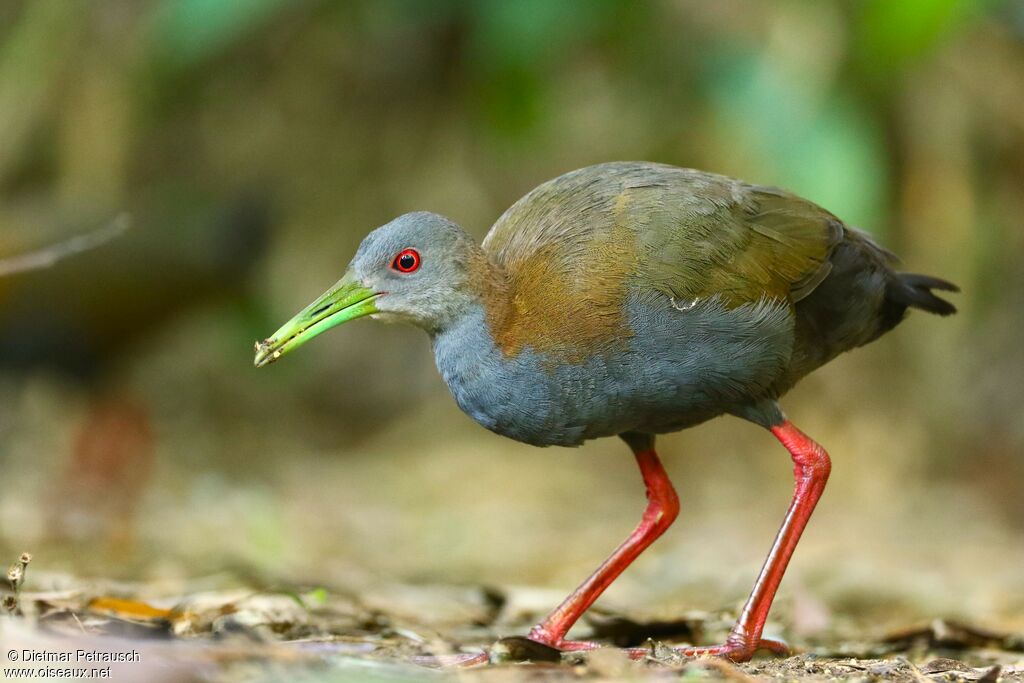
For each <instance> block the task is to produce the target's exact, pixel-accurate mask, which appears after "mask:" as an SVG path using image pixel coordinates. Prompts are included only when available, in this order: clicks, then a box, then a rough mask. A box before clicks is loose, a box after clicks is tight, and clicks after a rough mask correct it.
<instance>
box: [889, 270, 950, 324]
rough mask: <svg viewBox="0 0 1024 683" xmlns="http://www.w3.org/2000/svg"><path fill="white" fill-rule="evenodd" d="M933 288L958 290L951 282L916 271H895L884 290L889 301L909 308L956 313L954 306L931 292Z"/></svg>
mask: <svg viewBox="0 0 1024 683" xmlns="http://www.w3.org/2000/svg"><path fill="white" fill-rule="evenodd" d="M933 289H938V290H941V291H944V292H959V291H960V288H959V287H957V286H956V285H954V284H953V283H952V282H947V281H946V280H940V279H939V278H937V277H930V276H928V275H917V274H916V273H896V274H895V277H894V278H893V279H892V280H890V282H889V288H888V291H887V292H886V294H887V297H888V299H889V300H890V301H893V302H895V303H897V304H901V305H903V306H907V307H910V308H919V309H921V310H922V311H928V312H929V313H937V314H938V315H952V314H953V313H956V306H954V305H953V304H951V303H949V302H948V301H946V300H945V299H942V298H939V297H937V296H935V294H933V293H932V290H933Z"/></svg>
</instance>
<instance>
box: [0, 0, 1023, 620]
mask: <svg viewBox="0 0 1024 683" xmlns="http://www.w3.org/2000/svg"><path fill="white" fill-rule="evenodd" d="M619 159H646V160H652V161H660V162H666V163H670V164H676V165H681V166H692V167H698V168H703V169H707V170H712V171H716V172H720V173H725V174H729V175H735V176H739V177H742V178H745V179H747V180H751V181H756V182H760V183H767V184H775V185H780V186H783V187H786V188H789V189H791V190H794V191H796V192H797V193H799V194H802V195H805V196H807V197H808V198H810V199H812V200H815V201H817V202H819V203H821V204H822V205H824V206H825V207H827V208H829V209H830V210H832V211H833V212H835V213H836V214H838V215H839V216H840V217H842V218H843V219H844V220H846V221H848V222H850V223H851V224H854V225H857V226H860V227H862V228H864V229H866V230H868V231H870V232H871V233H873V234H874V235H875V236H877V238H878V239H879V240H880V241H882V242H883V243H884V244H885V245H886V246H888V247H889V248H891V249H893V250H894V251H896V252H898V253H899V254H900V255H901V256H902V257H903V259H904V262H905V264H906V267H907V269H909V270H914V271H917V272H924V273H930V274H934V275H938V276H941V277H944V278H948V279H950V280H952V281H954V282H957V283H958V284H960V285H961V286H962V288H963V294H962V295H959V296H958V297H956V303H957V305H958V306H959V307H960V309H961V313H960V314H959V315H957V316H955V317H954V318H952V319H948V320H940V319H938V318H933V317H930V316H926V315H923V314H914V315H912V316H910V319H909V320H908V321H907V322H906V323H905V324H904V325H902V326H901V327H900V328H899V329H898V330H897V331H895V332H894V333H892V334H891V335H890V336H887V337H886V338H885V339H884V340H882V341H880V342H879V343H877V344H875V345H872V346H870V347H868V348H866V349H862V350H859V351H857V352H856V353H854V354H851V355H848V356H844V357H842V358H840V359H838V360H837V361H836V362H834V363H832V364H831V365H829V366H828V367H826V368H824V369H822V370H821V371H819V372H818V373H816V374H815V375H814V376H812V377H810V378H808V379H807V380H805V381H804V382H803V383H802V384H801V385H800V386H799V387H798V388H797V389H796V390H794V391H793V392H792V393H791V394H790V395H789V396H788V397H787V398H786V399H785V400H784V403H783V405H784V406H785V408H786V409H787V411H788V413H789V415H790V416H791V417H792V418H793V420H794V421H795V422H797V423H798V424H800V425H801V426H802V428H803V429H804V430H805V431H807V432H808V433H810V434H811V435H814V436H815V437H816V438H817V439H818V440H820V441H821V442H822V443H823V444H824V445H825V446H826V447H827V448H828V449H829V450H830V452H831V453H832V456H833V459H834V462H835V466H834V470H833V476H832V480H831V482H830V488H829V490H828V491H827V492H826V494H825V497H824V499H823V502H822V504H821V505H820V507H819V513H818V514H817V515H816V517H815V520H814V521H813V522H812V523H811V525H810V527H809V531H808V533H807V535H806V536H805V541H804V543H803V544H802V545H801V548H800V550H799V551H798V552H797V554H796V558H795V561H794V564H793V567H792V569H791V572H790V574H789V575H788V576H787V581H786V582H785V583H784V584H783V589H782V594H781V597H780V601H781V602H780V611H779V612H778V614H779V615H781V617H780V618H784V619H788V621H789V622H790V623H794V624H796V626H795V628H797V629H800V628H802V629H804V630H805V631H810V632H813V630H814V628H815V627H816V626H815V624H818V623H819V621H820V620H819V621H815V615H816V614H819V613H821V612H822V611H823V610H824V611H826V612H827V611H837V612H843V613H849V614H852V615H854V616H858V615H869V616H870V615H875V616H877V615H883V616H884V615H889V614H891V613H893V611H894V610H895V611H898V612H899V613H900V618H903V617H904V616H905V615H906V614H910V615H920V616H930V615H934V614H937V613H942V614H960V615H964V616H969V617H975V618H980V619H982V620H984V621H987V622H988V623H992V624H1006V625H1009V626H1012V627H1019V628H1024V617H1021V616H1020V615H1021V614H1024V571H1022V569H1021V567H1024V494H1022V491H1024V408H1022V406H1024V345H1022V344H1021V337H1022V333H1024V269H1022V268H1021V265H1020V261H1021V255H1022V254H1024V229H1022V224H1024V3H1021V2H995V1H992V2H982V1H976V2H970V1H966V0H901V1H900V2H892V1H891V0H862V1H852V0H851V1H849V2H817V3H811V2H805V1H803V0H792V1H770V2H761V1H756V2H755V1H753V0H717V1H716V2H706V1H703V0H680V1H668V0H662V1H654V2H645V3H634V2H617V1H615V2H613V1H611V0H578V1H565V0H507V1H502V0H484V1H478V2H473V1H470V0H463V1H460V0H443V1H442V0H438V1H434V2H418V1H414V0H408V1H405V2H399V1H395V0H378V1H372V2H371V1H368V0H367V1H355V0H348V1H345V2H322V1H314V0H305V1H300V2H289V1H286V0H232V1H230V2H229V1H227V0H148V1H139V0H107V1H106V2H101V3H89V2H69V1H67V0H31V1H28V0H25V1H22V2H18V1H12V0H6V1H5V2H3V3H0V258H2V257H4V256H10V255H15V254H18V253H22V252H24V251H26V250H30V249H33V248H37V247H41V246H44V245H46V244H48V243H51V242H53V241H55V240H60V239H63V238H66V237H67V236H70V235H74V234H78V233H82V232H85V231H88V230H91V229H94V228H95V227H97V226H101V225H103V224H105V223H107V222H109V221H110V220H112V219H113V217H114V216H116V215H118V214H120V213H122V212H128V213H130V214H131V216H132V218H133V222H134V227H133V228H132V229H131V231H130V232H129V233H128V234H127V235H125V236H124V237H122V238H120V239H118V240H116V241H114V242H111V243H110V244H108V245H106V246H104V247H102V248H99V249H96V250H94V251H92V252H89V253H87V254H84V255H81V256H79V257H76V258H74V259H70V260H67V261H64V262H62V263H60V264H58V265H56V266H54V267H53V268H50V269H47V270H42V271H38V272H34V273H30V274H25V275H18V276H11V277H7V278H3V279H0V557H3V556H8V557H11V558H13V557H15V556H16V553H18V552H20V551H22V550H31V551H33V552H34V553H35V555H36V557H37V560H36V563H37V564H38V566H39V568H40V569H43V568H46V569H51V570H64V571H67V572H71V573H75V574H79V575H81V574H87V575H88V574H99V575H106V576H110V575H113V576H120V577H124V578H181V577H197V576H203V575H207V574H211V573H216V572H224V571H230V572H237V573H239V574H245V573H257V574H266V575H270V576H286V577H289V578H290V579H292V580H308V581H312V582H316V583H323V584H328V585H333V584H345V585H362V584H360V582H365V583H372V582H373V581H375V580H379V579H381V577H385V578H387V579H388V580H391V579H394V580H405V581H438V582H485V583H490V584H536V585H541V586H547V587H550V588H551V589H552V595H553V596H555V597H557V595H558V594H559V593H560V592H564V591H566V590H568V589H569V588H570V587H572V586H574V585H575V583H576V582H577V581H578V580H579V579H581V578H582V577H583V576H584V575H585V574H586V573H587V572H588V571H589V570H590V569H592V568H593V567H594V566H595V565H596V564H597V562H598V561H599V560H600V559H602V558H603V557H604V555H605V554H606V553H607V552H608V551H610V550H611V548H612V547H614V545H615V544H617V543H618V541H619V540H620V539H621V538H622V537H623V536H624V535H625V534H626V533H627V532H628V530H629V529H631V528H632V526H633V525H634V523H635V522H636V520H637V519H638V516H639V513H640V511H641V509H642V506H643V494H642V488H641V484H640V481H639V476H638V475H637V473H636V472H635V471H634V470H635V467H634V464H633V462H632V459H631V458H630V457H629V455H628V452H627V450H626V449H625V448H624V447H623V446H622V444H621V443H619V442H618V441H617V440H604V441H601V442H594V443H591V444H588V445H586V446H585V447H583V448H581V449H579V450H566V449H558V448H551V449H546V450H542V449H535V448H531V447H528V446H523V445H520V444H516V443H513V442H511V441H508V440H504V439H502V438H500V437H497V436H494V435H492V434H490V433H488V432H486V431H485V430H483V429H481V428H479V427H477V426H476V425H474V424H473V423H472V422H471V421H470V420H469V418H467V417H465V416H463V415H462V414H461V413H460V412H459V411H458V409H457V407H456V406H455V404H454V402H453V401H452V400H451V399H450V397H449V396H448V394H447V390H446V389H445V387H444V385H443V384H442V382H441V381H440V380H439V378H438V377H437V376H436V371H435V370H434V367H433V360H432V357H431V354H430V350H429V346H428V344H427V340H426V339H425V338H424V337H423V335H422V333H420V332H418V331H416V330H413V329H406V328H401V327H391V326H383V325H375V324H372V323H369V322H367V323H360V324H359V325H354V326H352V327H351V328H346V329H344V330H343V331H339V332H335V333H332V334H330V335H327V336H325V337H324V338H322V339H319V340H317V342H316V343H315V344H312V345H310V346H309V347H308V348H306V349H304V350H303V353H302V354H299V355H296V356H294V357H292V358H289V359H288V361H287V362H284V363H281V364H278V365H275V366H273V367H271V368H268V369H266V370H261V371H259V372H257V371H255V370H254V369H253V368H252V351H251V348H252V341H253V340H254V339H256V338H261V337H263V336H265V335H267V334H268V333H270V332H271V331H272V330H273V329H275V328H276V327H277V326H278V324H280V323H281V322H283V321H284V320H285V319H287V318H288V317H290V316H291V315H292V313H294V312H295V311H297V310H298V309H299V308H301V307H302V306H304V305H305V304H306V303H308V302H309V301H311V300H312V298H313V297H314V296H316V295H318V294H319V293H320V292H321V291H323V290H324V289H325V288H326V287H327V286H328V285H329V284H331V283H332V282H333V281H334V280H335V279H336V278H337V277H338V276H339V274H340V273H341V272H342V270H343V268H344V266H345V264H346V263H347V260H348V258H349V257H350V256H351V254H352V253H353V252H354V250H355V248H356V246H357V245H358V243H359V241H360V239H361V238H362V237H363V236H364V235H365V234H366V233H367V232H368V231H369V230H370V229H372V228H374V227H376V226H378V225H380V224H383V223H385V222H387V221H388V220H390V219H391V218H392V217H394V216H396V215H398V214H400V213H403V212H405V211H410V210H432V211H436V212H439V213H442V214H445V215H447V216H450V217H451V218H453V219H454V220H455V221H457V222H459V223H460V224H461V225H463V226H464V227H465V228H466V229H467V230H468V231H469V232H470V233H472V234H474V235H476V236H477V237H481V238H482V237H483V235H484V234H485V233H486V231H487V229H488V227H489V226H490V224H491V223H492V222H493V221H494V220H495V219H496V218H497V216H498V215H500V213H501V212H502V211H503V210H504V209H505V208H506V207H507V206H509V205H510V204H511V203H512V202H513V201H515V200H516V199H517V198H518V197H519V196H521V195H522V194H524V193H525V192H526V191H528V190H529V189H531V188H532V187H534V186H535V185H537V184H539V183H540V182H542V181H544V180H547V179H549V178H551V177H554V176H556V175H558V174H561V173H563V172H566V171H569V170H572V169H575V168H578V167H581V166H585V165H588V164H592V163H597V162H602V161H608V160H619ZM661 445H662V452H663V454H664V456H665V459H666V461H667V466H668V468H669V471H670V474H671V475H672V476H673V477H674V479H675V481H676V482H677V486H678V488H679V491H680V495H681V498H682V501H683V514H682V516H681V518H680V521H679V522H678V523H677V525H676V526H675V527H674V528H673V530H672V531H670V532H669V533H668V534H667V536H666V537H665V538H664V539H663V540H662V541H660V542H659V543H658V544H657V545H656V546H655V547H654V549H652V551H651V552H649V553H648V554H647V555H645V556H644V557H643V558H642V559H641V560H640V561H639V562H638V563H637V565H636V566H635V568H633V569H631V570H630V571H629V572H628V573H627V574H626V575H625V576H624V577H623V580H622V581H621V582H620V583H619V584H616V586H615V587H614V588H613V589H612V590H611V591H610V592H609V596H608V600H609V601H611V602H613V603H617V604H626V605H633V606H637V605H640V606H647V607H649V608H651V609H665V610H668V609H669V608H670V607H671V608H672V609H677V606H678V605H690V606H694V607H702V608H716V607H720V606H732V605H734V604H736V603H737V602H739V601H741V600H742V599H743V598H744V597H745V595H746V591H747V590H748V589H749V586H750V584H751V583H752V581H753V577H754V576H755V574H756V571H757V568H758V567H759V566H760V563H761V561H762V559H763V555H764V552H765V551H766V550H767V548H768V546H769V543H770V540H771V538H772V535H773V534H774V531H775V529H776V528H777V525H778V523H779V521H780V519H781V516H782V514H783V512H784V510H785V507H786V504H787V501H788V498H789V494H790V491H791V473H790V471H791V467H790V464H789V460H788V457H787V456H786V454H785V452H784V451H783V450H782V449H781V448H779V447H778V445H777V444H776V443H775V441H774V440H773V439H771V438H769V437H768V435H766V434H765V433H763V432H762V431H760V430H758V429H756V428H754V427H751V426H749V425H746V424H743V423H740V422H738V421H736V420H734V419H722V420H718V421H715V422H713V423H711V424H708V425H706V426H702V427H700V428H699V429H695V430H691V431H688V432H684V433H680V434H676V435H671V436H669V437H666V438H663V439H662V440H661ZM37 564H34V565H33V567H34V568H35V567H36V566H37ZM332 582H333V584H332ZM812 596H814V597H812ZM552 602H553V600H552Z"/></svg>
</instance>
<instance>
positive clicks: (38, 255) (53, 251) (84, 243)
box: [0, 213, 132, 277]
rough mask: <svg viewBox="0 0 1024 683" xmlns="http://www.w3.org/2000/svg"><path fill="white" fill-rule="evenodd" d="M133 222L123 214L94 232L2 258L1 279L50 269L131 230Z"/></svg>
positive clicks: (0, 266)
mask: <svg viewBox="0 0 1024 683" xmlns="http://www.w3.org/2000/svg"><path fill="white" fill-rule="evenodd" d="M131 222H132V221H131V218H130V217H129V216H128V214H126V213H123V214H121V215H120V216H118V217H117V218H115V219H114V220H113V221H111V222H110V223H108V224H107V225H104V226H103V227H101V228H97V229H95V230H93V231H92V232H87V233H85V234H83V235H77V236H75V237H72V238H71V239H68V240H65V241H63V242H58V243H56V244H51V245H50V246H48V247H43V248H42V249H39V250H37V251H30V252H29V253H27V254H19V255H18V256H11V257H9V258H2V259H0V277H4V276H7V275H15V274H17V273H24V272H26V271H30V270H40V269H43V268H49V267H51V266H52V265H54V264H55V263H57V262H58V261H62V260H64V259H66V258H67V257H69V256H74V255H75V254H80V253H82V252H83V251H88V250H90V249H94V248H96V247H98V246H100V245H101V244H103V243H105V242H109V241H110V240H112V239H114V238H115V237H118V236H119V235H121V234H122V233H123V232H124V231H125V230H127V229H128V228H129V226H130V225H131Z"/></svg>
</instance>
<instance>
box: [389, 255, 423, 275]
mask: <svg viewBox="0 0 1024 683" xmlns="http://www.w3.org/2000/svg"><path fill="white" fill-rule="evenodd" d="M391 267H392V268H394V269H395V270H397V271H398V272H399V273H411V272H413V271H415V270H417V269H418V268H419V267H420V254H419V252H418V251H416V250H415V249H405V250H403V251H402V252H401V253H400V254H399V255H398V256H396V257H395V260H394V261H392V262H391Z"/></svg>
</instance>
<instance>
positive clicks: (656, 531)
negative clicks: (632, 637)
mask: <svg viewBox="0 0 1024 683" xmlns="http://www.w3.org/2000/svg"><path fill="white" fill-rule="evenodd" d="M644 444H645V445H646V448H642V447H640V446H639V445H637V446H635V447H634V455H635V456H636V461H637V464H638V465H640V473H641V474H642V475H643V478H644V484H645V485H646V487H647V509H646V510H644V516H643V518H642V519H641V520H640V524H639V525H638V526H637V527H636V529H635V530H634V531H633V533H631V534H630V535H629V537H628V538H626V540H625V541H623V543H622V545H620V546H619V547H618V548H616V549H615V552H613V553H612V554H611V556H610V557H609V558H608V559H607V560H605V561H604V563H603V564H602V565H601V566H600V567H598V568H597V571H595V572H594V573H593V574H591V575H590V577H589V578H588V579H587V580H586V581H584V582H583V583H582V584H581V585H580V587H579V588H577V589H576V590H575V591H573V592H572V595H570V596H569V597H567V598H566V599H565V600H564V601H563V602H562V604H561V605H559V606H558V607H557V608H556V609H555V611H553V612H552V613H551V614H549V615H548V616H547V618H546V619H544V621H542V622H541V623H540V624H538V625H537V626H534V627H533V630H531V631H530V635H529V638H530V639H531V640H535V641H537V642H540V643H544V644H545V645H550V646H551V647H556V648H559V649H563V650H580V649H589V648H592V647H595V646H594V645H592V644H591V643H574V642H569V641H566V640H565V634H566V633H568V632H569V629H570V628H572V625H573V624H575V623H576V621H577V620H578V619H579V618H580V616H581V615H582V614H583V613H584V612H586V611H587V608H589V607H590V606H591V605H592V604H593V603H594V601H595V600H597V598H598V596H600V595H601V593H603V592H604V590H605V589H606V588H608V586H610V585H611V583H612V581H614V580H615V579H616V578H617V577H618V576H619V574H621V573H622V572H623V570H625V569H626V567H628V566H629V565H630V564H631V563H632V562H633V560H635V559H636V558H637V556H639V555H640V553H642V552H643V551H644V550H645V549H646V548H647V546H649V545H650V544H651V543H653V542H654V541H655V539H657V538H658V537H659V536H661V535H662V534H663V533H664V532H665V530H666V529H668V528H669V526H670V525H671V524H672V522H673V521H675V518H676V517H677V516H678V515H679V498H678V497H677V496H676V492H675V489H673V488H672V482H670V481H669V479H668V475H667V474H666V473H665V470H664V468H663V467H662V466H661V461H660V460H658V454H657V453H655V451H654V448H653V441H652V440H650V439H644Z"/></svg>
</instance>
